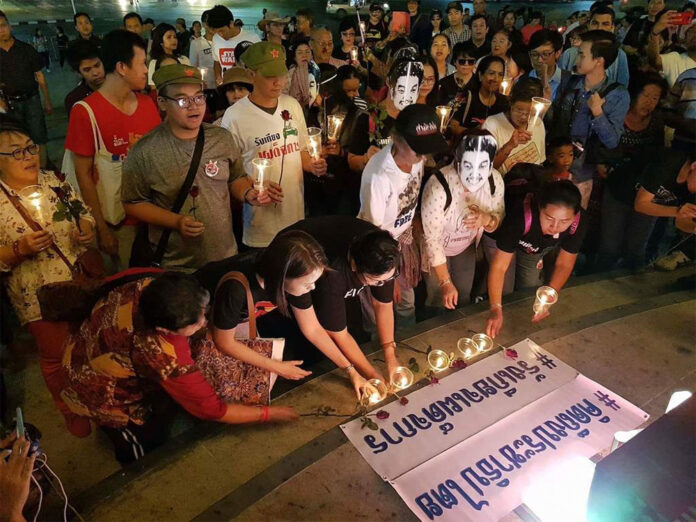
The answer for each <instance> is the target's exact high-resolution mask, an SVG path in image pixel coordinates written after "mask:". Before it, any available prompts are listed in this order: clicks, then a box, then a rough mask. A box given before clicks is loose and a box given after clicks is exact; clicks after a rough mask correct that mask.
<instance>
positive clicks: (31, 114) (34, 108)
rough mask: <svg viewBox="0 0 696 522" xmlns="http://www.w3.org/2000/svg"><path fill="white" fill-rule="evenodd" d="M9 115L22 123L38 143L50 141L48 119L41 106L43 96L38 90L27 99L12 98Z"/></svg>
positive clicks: (43, 143)
mask: <svg viewBox="0 0 696 522" xmlns="http://www.w3.org/2000/svg"><path fill="white" fill-rule="evenodd" d="M8 116H10V117H12V118H14V119H15V120H17V121H18V122H19V123H21V124H22V125H23V126H24V127H25V128H26V129H27V131H28V132H29V137H30V138H31V139H32V140H33V141H34V143H36V144H37V145H45V144H46V143H47V142H48V132H47V131H46V119H45V118H44V111H43V107H42V106H41V96H39V93H38V92H37V93H36V94H35V95H34V96H32V97H31V98H29V99H27V100H22V101H12V100H11V101H10V110H9V111H8Z"/></svg>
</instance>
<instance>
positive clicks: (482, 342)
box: [471, 333, 494, 352]
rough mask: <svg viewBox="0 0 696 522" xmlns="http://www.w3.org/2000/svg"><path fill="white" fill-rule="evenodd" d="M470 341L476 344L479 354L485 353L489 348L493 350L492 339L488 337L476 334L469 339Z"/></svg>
mask: <svg viewBox="0 0 696 522" xmlns="http://www.w3.org/2000/svg"><path fill="white" fill-rule="evenodd" d="M471 340H472V341H474V344H476V349H477V350H478V351H479V352H487V351H488V350H490V349H491V348H493V345H494V343H493V339H491V338H490V337H488V336H487V335H486V334H481V333H480V334H476V335H474V336H473V337H472V338H471Z"/></svg>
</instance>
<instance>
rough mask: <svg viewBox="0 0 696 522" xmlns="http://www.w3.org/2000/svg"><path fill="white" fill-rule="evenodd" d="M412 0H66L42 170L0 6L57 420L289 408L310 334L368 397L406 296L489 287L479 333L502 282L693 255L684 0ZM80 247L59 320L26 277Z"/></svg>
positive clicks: (444, 296)
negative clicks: (111, 8) (170, 14)
mask: <svg viewBox="0 0 696 522" xmlns="http://www.w3.org/2000/svg"><path fill="white" fill-rule="evenodd" d="M407 9H408V13H386V12H385V10H384V7H383V5H382V4H381V3H373V4H371V5H370V7H369V16H367V17H363V18H362V19H360V18H359V17H358V16H356V15H355V14H351V15H349V16H346V17H345V18H344V19H342V20H341V21H340V23H339V26H338V32H337V33H336V34H334V33H332V31H331V30H329V29H328V28H326V27H322V26H317V25H315V24H314V16H313V13H312V11H311V10H309V9H305V8H301V9H298V10H297V12H296V13H295V15H294V16H293V17H289V16H281V14H279V13H274V12H264V18H263V19H262V20H261V21H260V22H259V23H258V25H257V28H258V32H259V33H260V34H262V36H258V34H257V32H255V31H250V30H248V29H246V28H245V26H244V24H243V23H241V22H240V20H237V19H235V18H234V16H233V14H232V12H231V11H230V10H229V9H228V8H227V7H224V6H221V5H217V6H215V7H213V8H211V9H209V10H206V11H205V12H203V13H202V15H201V19H200V21H195V22H194V23H193V25H192V26H191V28H190V29H187V27H186V22H185V21H184V20H183V19H178V20H176V21H175V23H174V25H170V24H168V23H159V24H155V23H154V22H153V21H152V20H151V19H148V20H142V18H141V17H140V15H139V14H137V13H129V14H127V15H126V16H125V17H124V19H123V28H119V29H115V30H113V31H111V32H109V33H108V34H106V35H105V36H104V37H103V38H98V37H97V36H95V35H94V34H93V31H92V24H91V18H90V16H89V15H88V14H86V13H78V14H76V15H75V27H76V29H77V31H78V33H79V38H78V39H77V40H76V41H74V42H70V43H68V44H67V45H63V47H62V48H61V49H62V51H64V53H62V54H61V57H63V55H64V58H65V59H66V60H67V61H68V63H69V64H70V66H71V67H72V68H73V69H74V70H75V71H76V73H78V74H79V75H80V76H81V81H80V83H79V85H77V86H76V87H75V89H74V90H73V91H71V92H70V93H69V94H68V95H67V97H66V98H65V108H66V111H67V112H68V113H69V125H68V130H67V136H66V138H65V157H64V159H63V162H62V167H61V168H60V169H56V170H55V171H54V170H50V169H46V168H45V167H46V166H47V158H46V156H45V144H46V138H47V136H46V125H45V120H44V112H46V113H48V112H50V111H51V107H52V105H51V99H50V94H49V90H48V86H47V82H46V79H45V77H44V75H43V74H42V70H43V69H44V68H45V66H46V63H47V62H46V60H45V57H43V56H42V55H41V52H40V50H39V49H40V48H41V46H44V47H45V42H44V41H42V40H41V38H43V37H41V35H40V34H39V32H38V31H37V36H36V39H35V41H34V43H35V45H36V46H37V48H39V49H37V50H39V52H37V50H34V49H33V48H32V47H31V46H30V45H29V44H26V43H24V42H21V41H19V40H17V39H15V38H14V37H13V36H12V31H11V27H10V22H9V21H8V19H7V17H6V16H5V15H4V14H2V13H0V80H1V81H2V93H1V94H2V99H1V100H0V108H2V110H3V111H4V112H5V113H6V114H5V115H4V116H3V117H2V119H1V120H0V189H1V192H2V193H1V194H0V269H1V270H3V271H4V272H5V277H4V283H5V287H6V292H7V296H8V297H9V301H10V302H11V304H12V306H13V308H14V311H15V313H16V315H17V318H18V319H19V322H20V323H21V324H22V325H24V326H26V327H27V329H28V330H29V332H30V333H31V334H32V336H33V337H34V340H35V342H36V345H37V347H38V352H39V357H40V363H41V371H42V373H43V376H44V378H45V381H46V384H47V387H48V389H49V390H50V392H51V394H52V397H53V399H54V401H55V403H56V406H57V407H58V409H59V410H60V411H61V413H62V414H63V415H64V417H65V419H66V424H67V427H68V429H69V430H70V432H71V433H73V434H74V435H76V436H80V437H83V436H87V435H88V434H89V433H90V431H91V423H94V424H96V425H97V426H99V427H100V428H102V429H103V430H104V431H105V432H106V433H107V434H108V435H109V437H110V438H111V440H112V441H113V443H114V446H115V449H116V456H117V458H118V460H119V461H121V462H128V461H131V460H133V459H136V458H139V457H140V456H141V455H142V454H144V453H145V452H147V451H149V450H150V449H152V448H153V447H155V446H157V445H159V444H161V443H162V441H163V440H164V438H165V437H166V425H167V420H168V419H169V418H170V415H168V414H167V413H166V412H164V411H160V410H162V407H161V406H162V405H163V404H164V403H165V402H166V401H160V400H159V399H158V397H159V395H160V394H166V395H168V396H170V397H171V398H173V399H174V401H175V402H176V403H178V404H179V405H181V406H182V407H183V408H184V409H186V410H187V411H188V412H190V413H191V414H193V415H195V416H197V417H199V418H202V419H208V420H216V421H219V422H225V423H246V422H266V421H273V422H284V421H290V420H293V419H295V418H296V417H297V415H296V413H295V412H294V410H293V409H292V408H286V407H278V406H268V403H269V399H270V391H271V388H272V387H273V384H274V382H275V380H276V378H277V377H281V378H284V379H291V380H300V379H303V378H305V377H307V376H308V375H309V374H310V372H309V371H307V370H305V369H303V368H302V365H303V364H304V365H305V366H306V365H307V364H308V363H309V362H311V361H313V360H316V357H317V354H318V353H321V354H323V356H325V357H327V358H328V359H330V360H331V361H332V362H333V363H335V364H336V366H338V367H339V368H341V369H343V370H344V371H345V372H346V376H347V377H348V379H349V380H350V382H351V387H352V388H353V389H354V391H355V393H356V396H357V397H358V398H360V397H361V394H362V390H363V389H364V388H365V386H366V383H367V380H368V379H380V380H382V381H384V382H387V383H388V382H389V380H390V379H389V376H390V375H391V373H392V372H393V371H394V370H395V369H396V368H397V367H398V366H400V365H401V364H402V362H403V359H400V355H399V353H398V352H397V344H396V342H395V332H396V331H397V330H398V329H400V328H405V327H408V326H410V325H412V324H413V323H414V322H415V321H416V317H418V318H419V319H420V318H422V317H426V316H428V315H430V316H432V315H433V314H436V313H440V312H441V311H444V310H446V309H454V308H457V307H462V306H465V305H467V304H469V303H472V302H479V301H483V300H486V299H487V300H488V303H489V308H490V312H489V318H488V321H487V326H486V331H487V333H488V334H489V335H490V336H492V337H495V336H497V335H498V334H499V333H500V331H501V329H502V328H503V321H504V312H503V310H504V305H503V300H504V296H505V295H507V294H509V293H510V292H512V291H514V290H515V289H524V288H533V287H538V286H540V285H544V284H546V285H549V286H551V287H552V288H553V289H555V290H556V291H557V292H561V291H562V289H563V287H564V286H565V284H566V283H567V281H568V279H569V278H570V277H571V275H572V274H573V273H574V271H575V272H577V271H578V270H583V271H585V272H587V271H592V270H609V269H614V268H618V267H625V268H629V269H632V270H635V269H642V268H643V267H645V266H646V265H647V264H648V263H651V262H653V261H654V259H655V258H656V257H657V256H658V255H659V254H660V253H662V252H664V251H665V250H666V249H667V250H669V252H668V255H666V256H663V257H662V258H660V259H659V260H658V262H657V264H658V266H661V267H662V268H664V269H673V268H675V267H676V266H677V265H678V264H680V263H684V262H689V261H690V260H693V259H694V255H695V254H696V249H695V247H694V232H695V225H694V223H695V218H696V205H695V204H694V203H695V202H696V200H695V198H694V194H695V193H696V157H695V152H696V125H695V124H694V123H695V121H694V120H695V119H696V99H695V98H694V93H695V92H696V61H695V60H696V25H694V24H692V22H691V17H692V16H693V12H694V4H693V3H692V2H689V3H687V4H685V5H684V7H683V8H682V9H681V10H680V11H673V10H666V9H665V8H664V3H663V0H650V2H649V4H648V6H647V10H646V12H645V14H644V15H643V16H640V15H639V12H637V11H631V12H630V13H629V15H627V16H625V17H624V18H623V19H622V20H621V22H619V21H618V15H619V13H617V12H615V10H614V6H613V4H612V2H610V1H606V0H600V1H598V2H595V3H594V4H593V5H592V8H591V9H590V11H589V12H578V13H574V14H573V15H572V16H571V17H570V19H568V20H566V21H563V23H562V24H555V23H550V22H547V21H546V20H544V16H543V15H542V14H541V13H538V12H529V11H525V10H511V9H509V8H504V9H502V10H500V11H499V12H498V14H497V15H493V14H492V13H490V12H489V11H488V10H487V6H486V2H485V0H474V2H473V10H472V11H471V12H469V9H468V8H467V9H465V8H464V7H463V5H462V4H461V3H460V2H458V1H454V2H449V3H448V4H447V5H446V8H445V9H443V10H439V9H435V10H433V11H432V12H431V13H427V12H424V11H423V10H422V9H421V6H420V2H419V1H418V0H409V1H408V2H407ZM61 59H62V58H61ZM42 97H43V107H42V101H41V99H42ZM36 194H42V196H41V197H42V198H43V199H41V200H40V203H37V202H36V201H39V200H37V199H32V197H35V196H36ZM32 205H33V206H32ZM665 245H666V248H665ZM96 253H99V254H100V256H97V258H98V259H99V260H102V261H103V262H104V266H105V270H106V273H107V274H109V276H108V278H107V279H106V282H105V283H104V284H103V285H102V286H101V287H100V293H99V296H98V300H97V301H96V304H95V305H94V307H93V309H92V310H91V312H90V313H89V314H88V317H85V318H84V319H83V320H82V322H81V323H78V324H77V326H78V327H77V328H76V327H75V326H76V324H75V323H74V322H73V323H69V322H65V321H56V320H49V319H48V318H47V317H45V315H46V309H47V306H48V305H46V303H44V302H41V301H40V299H39V296H40V294H42V290H43V289H45V288H46V286H47V285H50V284H51V283H57V282H64V281H70V280H75V274H76V272H77V271H78V270H77V268H78V267H81V266H83V264H84V261H85V260H86V259H87V258H94V255H93V254H96ZM82 275H84V269H83V272H82ZM546 316H548V312H545V313H542V314H537V315H535V318H534V321H540V320H543V319H544V318H545V317H546ZM201 330H204V331H205V333H204V334H203V335H201ZM272 338H283V339H285V340H286V343H285V350H284V353H283V351H282V350H279V349H278V346H277V344H274V343H273V342H269V341H268V340H269V339H272ZM370 338H373V339H376V340H377V341H378V343H379V344H380V346H381V348H382V350H383V352H384V361H385V366H386V371H383V370H381V369H378V368H376V367H374V366H373V365H372V364H371V363H370V361H368V359H367V358H366V357H365V356H364V354H363V352H362V351H361V349H360V347H359V343H360V342H362V341H365V340H368V339H370ZM315 348H316V350H315ZM153 384H156V386H153Z"/></svg>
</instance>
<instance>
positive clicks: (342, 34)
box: [341, 31, 355, 37]
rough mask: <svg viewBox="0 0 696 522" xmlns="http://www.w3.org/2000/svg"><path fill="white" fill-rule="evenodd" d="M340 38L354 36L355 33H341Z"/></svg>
mask: <svg viewBox="0 0 696 522" xmlns="http://www.w3.org/2000/svg"><path fill="white" fill-rule="evenodd" d="M341 36H345V37H348V36H355V31H343V32H342V33H341Z"/></svg>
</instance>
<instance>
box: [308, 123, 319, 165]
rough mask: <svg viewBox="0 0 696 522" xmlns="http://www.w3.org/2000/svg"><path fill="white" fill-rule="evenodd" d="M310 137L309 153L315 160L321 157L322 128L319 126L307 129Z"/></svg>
mask: <svg viewBox="0 0 696 522" xmlns="http://www.w3.org/2000/svg"><path fill="white" fill-rule="evenodd" d="M307 136H308V139H309V154H310V156H312V157H313V158H314V159H315V160H318V159H320V158H321V129H320V128H319V127H309V128H308V129H307Z"/></svg>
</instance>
